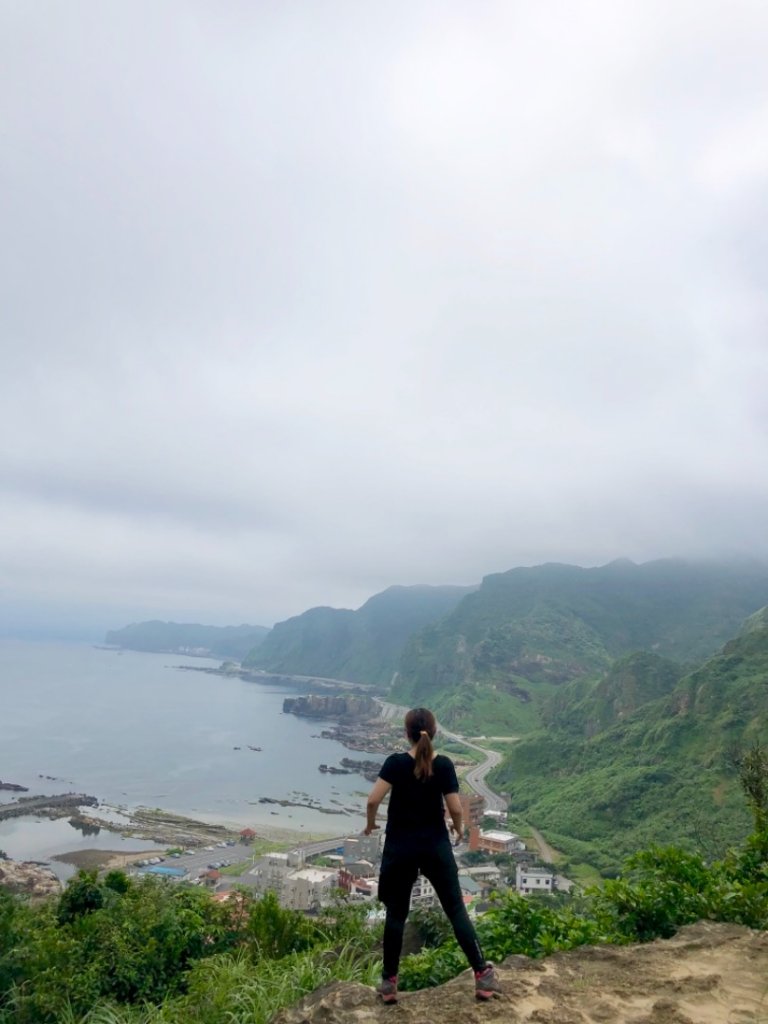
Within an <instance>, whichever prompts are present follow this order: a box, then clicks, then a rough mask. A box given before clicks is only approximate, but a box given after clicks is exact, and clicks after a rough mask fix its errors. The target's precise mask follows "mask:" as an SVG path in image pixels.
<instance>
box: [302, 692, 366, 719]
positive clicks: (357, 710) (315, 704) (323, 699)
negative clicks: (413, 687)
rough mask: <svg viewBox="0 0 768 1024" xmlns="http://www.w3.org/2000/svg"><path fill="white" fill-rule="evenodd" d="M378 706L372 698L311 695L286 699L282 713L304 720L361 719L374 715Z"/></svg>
mask: <svg viewBox="0 0 768 1024" xmlns="http://www.w3.org/2000/svg"><path fill="white" fill-rule="evenodd" d="M377 710H378V705H377V704H376V702H375V701H374V700H373V698H372V697H366V696H362V695H351V694H350V695H347V696H343V697H342V696H333V697H328V696H321V695H320V694H317V693H311V694H309V695H308V696H306V697H286V698H285V700H284V701H283V712H284V713H285V714H291V715H302V716H304V717H306V718H362V717H364V716H365V715H374V714H376V712H377Z"/></svg>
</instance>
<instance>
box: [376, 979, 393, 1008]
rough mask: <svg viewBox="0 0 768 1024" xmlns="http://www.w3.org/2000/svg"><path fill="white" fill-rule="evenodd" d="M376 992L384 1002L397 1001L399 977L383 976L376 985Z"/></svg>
mask: <svg viewBox="0 0 768 1024" xmlns="http://www.w3.org/2000/svg"><path fill="white" fill-rule="evenodd" d="M376 992H377V994H378V996H379V999H381V1001H382V1003H396V1002H397V977H394V978H382V979H381V981H380V982H379V984H378V985H377V986H376Z"/></svg>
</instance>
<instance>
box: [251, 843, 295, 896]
mask: <svg viewBox="0 0 768 1024" xmlns="http://www.w3.org/2000/svg"><path fill="white" fill-rule="evenodd" d="M291 870H292V868H291V866H290V865H289V863H288V854H287V853H267V854H265V856H263V857H260V858H259V860H257V861H256V863H255V864H254V865H253V867H252V868H251V870H250V871H249V872H248V874H249V875H250V876H251V878H252V879H253V887H254V889H255V890H256V891H257V892H260V893H264V892H268V891H270V890H271V891H272V892H276V893H277V895H278V898H279V897H280V896H281V895H282V892H283V887H284V885H285V880H286V878H287V877H288V873H289V872H290V871H291Z"/></svg>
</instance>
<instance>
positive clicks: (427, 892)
mask: <svg viewBox="0 0 768 1024" xmlns="http://www.w3.org/2000/svg"><path fill="white" fill-rule="evenodd" d="M434 906H437V894H436V893H435V890H434V888H433V886H432V883H431V882H430V880H429V879H428V878H425V877H424V875H417V877H416V881H415V882H414V883H413V889H411V910H413V909H414V908H416V907H434Z"/></svg>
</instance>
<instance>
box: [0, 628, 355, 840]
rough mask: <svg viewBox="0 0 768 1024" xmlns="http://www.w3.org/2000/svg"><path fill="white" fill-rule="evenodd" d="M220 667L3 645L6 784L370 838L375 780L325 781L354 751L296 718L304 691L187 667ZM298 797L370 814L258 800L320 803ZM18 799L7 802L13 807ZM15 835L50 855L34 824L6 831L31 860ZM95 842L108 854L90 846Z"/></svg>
mask: <svg viewBox="0 0 768 1024" xmlns="http://www.w3.org/2000/svg"><path fill="white" fill-rule="evenodd" d="M218 664H219V662H218V661H210V660H208V659H201V658H185V657H182V656H179V655H173V654H140V653H136V652H130V651H126V652H124V653H117V652H114V651H104V650H97V649H95V648H93V647H90V646H85V645H60V644H31V643H22V642H19V641H7V640H6V641H0V694H1V695H2V704H1V706H2V715H1V716H0V779H2V780H4V781H6V782H15V783H19V784H21V785H24V786H28V787H29V789H30V793H31V794H32V793H58V792H68V791H71V790H74V791H76V792H84V793H88V794H91V795H93V796H96V797H98V799H99V800H100V801H104V802H107V803H109V804H113V805H125V806H128V807H135V806H139V805H144V806H149V807H162V808H163V809H164V810H170V811H175V812H177V813H179V814H184V815H188V816H190V817H197V818H202V819H204V820H215V821H223V822H227V823H230V824H233V825H238V824H239V825H241V826H244V825H246V824H248V825H251V826H253V827H255V828H258V826H259V825H270V826H273V827H274V826H280V827H283V828H293V829H297V830H299V829H301V830H303V831H304V832H315V833H317V832H325V833H341V832H345V831H350V832H351V831H358V830H359V829H360V828H361V827H362V825H363V800H362V798H361V796H360V795H359V794H360V793H361V792H362V791H363V790H366V789H367V788H368V784H367V782H366V781H365V780H364V779H363V778H362V777H361V776H359V775H344V776H329V775H324V774H322V773H320V772H319V771H318V765H319V764H321V763H323V762H327V763H329V764H336V763H338V761H339V759H340V758H341V757H343V756H344V755H345V754H348V753H349V752H348V751H346V750H345V748H344V747H342V746H341V744H339V743H336V742H335V741H333V740H325V739H321V738H319V733H320V730H321V729H322V728H323V725H322V724H320V723H318V722H313V721H308V720H303V719H300V718H297V717H296V716H294V715H284V714H283V713H282V704H283V699H284V698H285V696H287V695H291V694H293V693H295V692H296V691H293V690H289V689H283V688H276V687H273V686H269V687H268V686H264V685H260V684H257V683H246V682H243V681H242V680H240V679H236V678H235V679H232V678H226V679H225V678H222V677H221V676H215V675H207V674H205V673H201V672H184V671H179V669H178V668H177V667H176V666H178V665H188V666H193V667H196V668H202V667H205V666H210V667H216V666H218ZM248 744H250V745H251V746H255V747H261V748H262V750H261V752H256V751H252V750H249V749H248ZM234 747H241V748H242V749H241V750H235V749H233V748H234ZM352 756H355V755H352ZM360 756H365V755H360ZM41 775H42V776H54V777H55V778H56V779H57V780H60V781H51V780H49V779H45V778H40V776H41ZM296 793H304V794H307V796H308V797H309V798H313V799H315V800H318V801H321V802H322V804H323V805H324V806H333V807H335V808H338V809H341V807H357V808H358V815H356V816H355V815H352V816H346V815H330V814H323V813H321V812H319V811H316V810H310V809H308V808H303V807H287V808H282V807H274V806H271V805H265V804H259V803H258V802H256V801H258V799H259V797H262V796H267V797H274V798H277V799H280V798H289V799H293V798H295V799H307V797H304V796H302V797H296V796H295V794H296ZM356 794H358V795H356ZM13 795H14V794H11V793H7V792H3V793H1V794H0V800H2V801H3V802H5V801H9V800H10V799H11V798H12V796H13ZM332 800H337V801H339V804H331V801H332ZM252 802H254V803H252ZM272 811H277V812H278V813H277V814H273V813H271V812H272ZM22 821H23V822H25V824H21V822H22ZM46 828H47V833H46V835H47V839H46V842H45V843H44V844H43V845H45V846H47V847H50V835H51V829H50V826H49V825H48V823H45V825H44V826H41V833H40V834H41V836H42V834H43V831H44V830H45V829H46ZM67 829H69V826H67ZM69 832H71V835H72V836H73V837H74V838H76V839H77V838H79V833H77V832H74V831H73V830H71V829H69ZM13 835H16V836H17V839H18V838H19V837H20V836H21V835H24V836H25V837H27V839H26V840H25V841H24V843H23V845H24V847H25V851H24V853H23V855H24V856H28V857H32V856H36V855H39V854H36V853H35V851H34V850H33V849H32V847H33V846H34V845H35V842H34V835H35V832H34V829H32V828H31V827H30V822H29V819H17V820H16V821H15V822H14V821H13V820H11V821H8V822H2V823H0V848H3V849H7V850H8V852H9V853H10V854H11V855H14V856H20V855H22V854H20V853H14V851H13V849H12V846H13V843H12V842H11V840H10V839H9V837H12V836H13ZM4 844H5V845H4ZM80 845H83V844H82V843H80V842H72V843H69V844H68V845H67V844H65V846H64V847H63V848H73V847H75V846H80ZM85 845H92V846H95V845H102V844H101V843H96V842H93V840H92V839H89V840H88V842H86V843H85Z"/></svg>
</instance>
